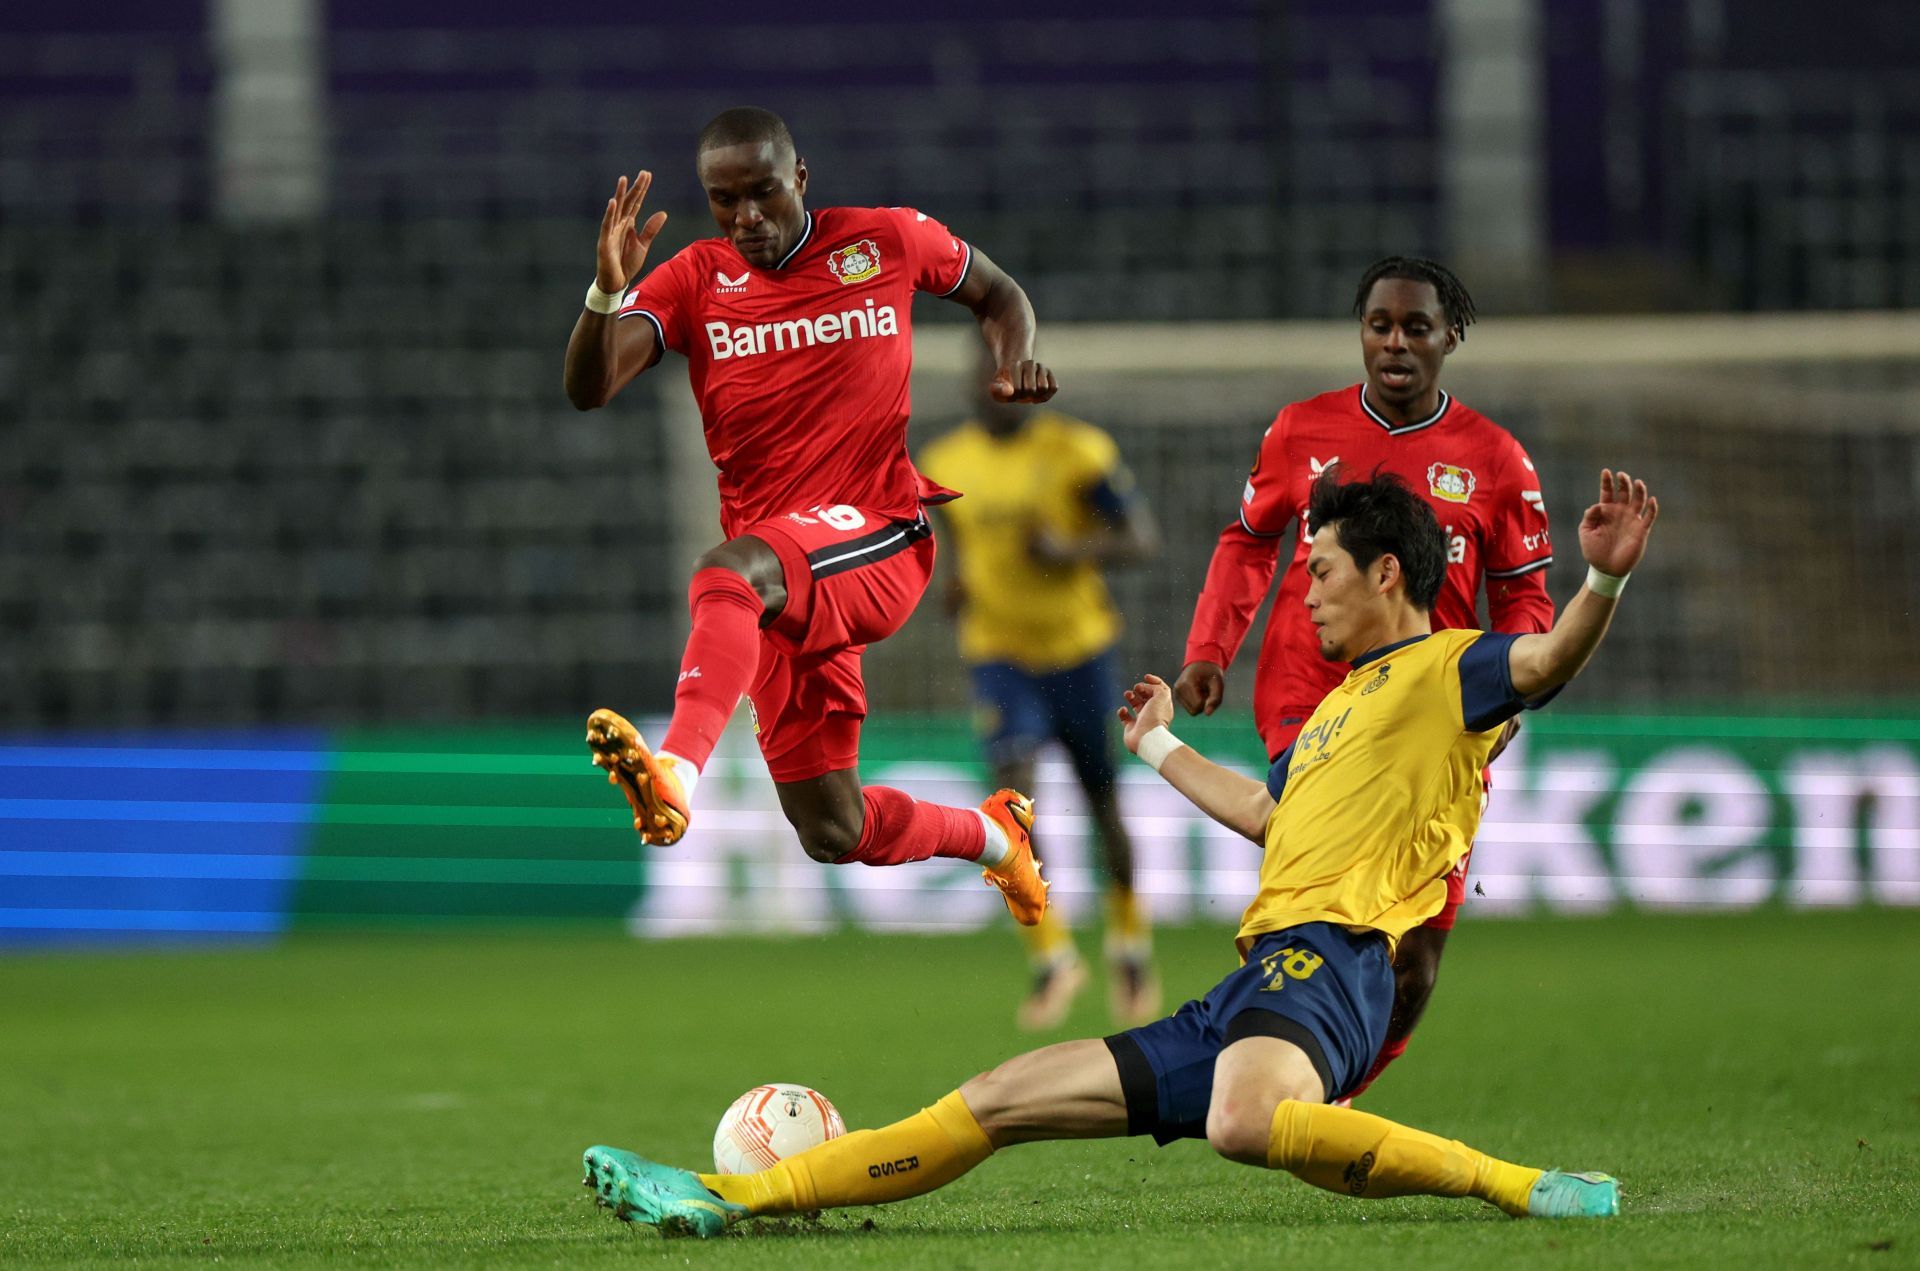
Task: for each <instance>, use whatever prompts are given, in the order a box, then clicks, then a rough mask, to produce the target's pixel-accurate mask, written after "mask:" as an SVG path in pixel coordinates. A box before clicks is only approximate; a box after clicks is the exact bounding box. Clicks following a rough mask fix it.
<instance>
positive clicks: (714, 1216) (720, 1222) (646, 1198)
mask: <svg viewBox="0 0 1920 1271" xmlns="http://www.w3.org/2000/svg"><path fill="white" fill-rule="evenodd" d="M585 1165H586V1168H587V1176H586V1177H585V1178H584V1179H582V1180H581V1182H582V1183H583V1184H584V1185H585V1186H586V1187H587V1189H588V1190H590V1191H591V1192H592V1193H593V1198H594V1200H595V1201H596V1202H597V1203H599V1204H601V1205H604V1206H606V1207H607V1208H609V1209H611V1210H613V1212H614V1213H615V1214H617V1215H618V1216H619V1218H620V1220H621V1221H622V1222H637V1223H643V1224H645V1225H646V1226H649V1227H657V1228H659V1230H660V1232H661V1233H662V1234H663V1235H669V1236H717V1235H719V1234H720V1233H721V1232H723V1231H725V1230H726V1229H727V1224H728V1223H732V1222H736V1221H738V1220H739V1219H742V1218H745V1217H746V1216H747V1207H746V1206H745V1205H735V1204H731V1203H729V1202H728V1201H724V1200H721V1199H720V1198H719V1197H718V1196H715V1195H714V1194H713V1193H712V1192H710V1191H708V1190H707V1189H706V1188H704V1187H702V1186H701V1185H700V1180H699V1179H698V1178H697V1177H695V1176H694V1175H693V1174H691V1173H688V1172H687V1171H686V1170H683V1169H675V1168H673V1166H671V1165H660V1164H656V1163H655V1162H653V1161H649V1160H647V1159H646V1158H644V1157H640V1156H635V1155H634V1154H633V1153H632V1152H623V1151H621V1150H620V1149H619V1148H617V1147H590V1148H588V1149H587V1152H586V1157H585Z"/></svg>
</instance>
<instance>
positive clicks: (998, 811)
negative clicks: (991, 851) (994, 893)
mask: <svg viewBox="0 0 1920 1271" xmlns="http://www.w3.org/2000/svg"><path fill="white" fill-rule="evenodd" d="M980 810H981V811H982V812H984V813H986V815H987V816H989V817H991V818H992V820H993V823H994V824H995V825H997V826H999V827H1000V828H1001V829H1002V830H1003V831H1005V832H1006V836H1007V842H1009V843H1011V844H1013V851H1012V852H1010V853H1008V855H1007V859H1006V861H1005V862H1004V863H1002V864H1000V865H997V866H994V867H993V868H991V869H984V870H982V871H980V876H981V877H982V878H984V879H986V880H987V882H988V884H989V885H991V886H994V887H998V888H999V889H1000V894H1001V895H1002V896H1004V897H1005V898H1006V902H1007V909H1008V911H1009V912H1010V913H1012V914H1013V920H1014V921H1015V922H1017V923H1019V924H1020V925H1021V926H1023V927H1034V926H1038V925H1039V923H1040V919H1041V918H1042V917H1043V916H1044V915H1045V914H1046V912H1047V883H1046V880H1045V879H1043V878H1041V877H1040V862H1039V861H1038V860H1036V859H1035V858H1034V855H1033V800H1032V799H1029V798H1028V797H1027V796H1026V795H1024V794H1021V793H1020V792H1019V791H1018V790H1000V791H997V792H995V794H994V796H993V797H992V798H990V799H988V800H987V801H986V802H985V803H983V804H981V805H980Z"/></svg>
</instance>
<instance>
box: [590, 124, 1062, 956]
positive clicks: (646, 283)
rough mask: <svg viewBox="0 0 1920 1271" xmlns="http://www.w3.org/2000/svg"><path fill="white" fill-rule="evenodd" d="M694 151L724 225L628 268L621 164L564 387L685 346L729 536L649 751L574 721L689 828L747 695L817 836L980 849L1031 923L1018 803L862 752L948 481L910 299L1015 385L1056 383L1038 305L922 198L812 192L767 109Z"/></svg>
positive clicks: (711, 564) (627, 734)
mask: <svg viewBox="0 0 1920 1271" xmlns="http://www.w3.org/2000/svg"><path fill="white" fill-rule="evenodd" d="M696 156H697V158H696V167H697V170H698V172H699V175H700V182H701V185H702V187H703V188H704V189H705V191H706V196H707V203H708V207H709V209H710V211H711V212H712V214H713V218H714V223H715V224H716V225H717V226H718V227H719V229H720V233H721V236H720V237H718V238H711V239H705V240H702V241H700V242H696V243H694V244H692V245H691V246H689V247H687V248H686V249H684V250H682V251H681V252H679V253H678V254H676V255H675V256H673V257H672V258H671V259H669V260H667V261H666V262H665V263H663V264H661V265H660V266H659V267H658V268H656V269H654V270H653V271H652V272H651V273H648V274H646V275H645V276H644V277H640V274H641V270H642V268H643V266H644V265H645V263H646V257H647V253H648V250H649V248H650V247H651V245H652V243H653V239H654V237H655V235H657V234H658V233H659V232H660V227H661V226H662V225H663V224H664V223H665V221H666V214H665V213H664V212H656V213H654V214H653V215H652V216H651V217H649V218H648V219H647V221H646V223H645V224H644V225H641V224H639V223H638V215H639V212H640V208H641V203H642V201H643V200H644V198H645V196H646V192H647V190H648V188H649V186H650V185H651V181H652V176H651V174H650V173H646V172H642V173H640V174H639V175H638V176H637V177H636V178H635V179H634V180H633V182H632V183H629V182H628V181H627V179H626V178H625V177H622V178H621V179H620V181H619V182H618V183H617V185H616V187H615V191H614V197H613V198H611V199H609V200H608V201H607V207H606V210H605V213H604V214H603V215H602V217H601V223H600V241H599V252H598V267H597V270H596V275H595V279H594V283H593V285H592V286H591V287H590V288H589V289H588V292H587V299H586V303H585V308H584V311H583V312H582V313H581V315H580V318H579V321H578V322H577V323H576V324H575V326H574V330H573V335H572V338H571V339H570V340H569V341H568V344H567V363H566V389H567V396H568V397H569V399H571V400H572V402H573V403H574V405H576V406H578V407H579V408H581V409H582V410H585V409H589V408H591V407H595V406H600V405H604V404H605V403H606V402H607V401H608V400H609V399H611V398H612V397H613V396H614V394H616V393H618V392H619V391H620V389H621V388H622V387H624V386H625V385H626V384H627V383H628V382H630V381H631V380H632V379H633V378H634V377H635V376H637V375H639V374H641V373H642V372H643V371H645V370H647V369H648V368H649V367H651V366H653V365H655V364H656V363H658V362H659V360H660V358H661V356H662V354H663V353H664V352H665V351H666V350H669V349H671V350H673V351H675V352H678V353H681V354H683V355H685V357H686V359H687V367H688V377H689V380H690V382H691V386H692V389H693V393H694V396H695V398H696V399H697V400H698V402H699V404H700V415H701V419H702V421H703V423H704V425H705V431H706V438H707V449H708V453H709V454H710V455H711V456H712V458H713V462H714V465H715V466H716V467H717V468H718V469H719V482H720V498H721V509H722V510H721V529H722V531H723V532H724V534H725V537H726V541H725V542H723V543H721V544H720V545H719V546H718V547H715V548H713V549H711V550H710V551H708V552H706V553H704V554H703V555H702V556H701V557H700V559H699V560H698V561H697V562H696V565H695V571H694V575H693V582H692V585H691V587H690V588H689V594H688V603H689V605H690V607H691V610H692V615H693V631H692V634H691V636H690V638H689V639H688V642H687V646H686V650H685V653H684V654H683V656H682V659H681V664H680V677H679V681H678V685H677V687H676V689H675V692H674V709H673V719H672V722H671V724H670V725H669V727H668V729H667V735H666V737H665V739H664V741H663V744H662V745H661V747H660V749H659V750H658V751H657V752H656V751H653V750H650V749H649V748H648V747H647V745H646V743H645V741H643V740H642V738H641V737H640V734H639V733H638V732H637V731H636V730H635V729H634V727H633V725H631V724H630V723H628V722H627V721H626V720H625V719H623V718H622V717H621V716H619V715H618V714H616V713H614V712H613V711H610V710H598V711H595V712H594V713H593V715H592V716H591V717H590V718H589V720H588V723H587V743H588V745H589V747H590V748H591V749H592V751H593V755H594V762H595V763H597V764H599V765H600V766H601V767H603V768H605V769H606V770H607V772H608V777H609V779H610V780H611V781H612V782H613V783H614V784H615V785H616V786H618V787H619V788H620V789H621V791H622V792H623V793H624V794H625V795H626V797H627V801H628V803H629V804H630V805H631V807H632V809H633V815H634V828H635V829H637V830H639V831H640V835H641V838H642V839H643V840H644V841H646V842H648V843H653V844H657V845H663V846H664V845H667V844H671V843H674V842H677V841H678V840H679V839H680V837H681V836H682V835H683V834H685V832H686V830H687V828H688V825H689V823H690V821H691V817H692V800H693V795H694V789H695V786H696V785H697V783H698V781H699V778H700V770H701V768H702V767H704V766H705V765H706V763H707V760H708V759H709V757H710V756H711V754H712V752H713V748H714V745H715V743H716V742H717V741H718V739H719V735H720V732H721V730H722V729H723V728H724V727H725V726H726V723H727V720H728V718H729V717H730V716H731V715H732V714H733V711H734V708H735V706H736V705H737V704H738V703H739V700H740V698H741V696H742V695H743V694H745V695H747V696H748V697H749V699H750V701H751V702H752V705H753V709H754V716H755V732H756V733H757V735H758V737H759V741H760V749H761V752H762V754H763V755H764V756H765V758H766V762H767V769H768V772H769V773H770V774H771V775H772V777H773V779H774V783H775V787H776V789H777V790H778V792H779V797H780V806H781V809H782V811H784V812H785V813H786V816H787V819H788V821H789V822H790V823H791V824H792V825H793V827H794V829H795V831H796V832H797V834H798V835H799V838H800V844H801V847H802V848H803V849H804V850H805V851H806V852H807V854H808V855H810V856H812V857H814V858H815V859H817V860H822V861H831V862H835V863H859V864H864V865H897V864H901V863H904V862H907V861H917V860H924V859H926V858H927V857H930V856H948V857H958V858H961V859H966V860H977V861H979V862H980V863H981V864H982V865H984V866H985V867H986V871H985V872H986V879H987V881H988V882H989V883H991V884H993V885H994V886H995V887H998V888H999V889H1000V890H1001V891H1002V892H1003V893H1004V894H1005V896H1006V900H1007V905H1008V908H1009V909H1011V910H1012V911H1013V914H1014V916H1015V918H1017V919H1018V920H1019V921H1021V922H1023V923H1026V924H1029V925H1031V924H1033V923H1037V922H1038V921H1039V920H1040V918H1041V916H1042V914H1043V913H1044V911H1045V908H1046V886H1045V884H1044V883H1043V882H1042V881H1041V878H1040V873H1039V868H1038V862H1037V861H1035V860H1034V859H1033V854H1032V848H1031V836H1030V834H1029V830H1030V828H1031V825H1032V817H1033V812H1032V805H1031V803H1030V802H1029V801H1028V800H1027V799H1026V798H1025V797H1024V796H1022V795H1020V794H1018V793H1017V792H1015V791H1011V790H1002V791H1000V792H999V793H998V794H996V795H995V796H994V797H993V798H991V799H989V800H987V802H986V803H985V804H983V805H982V806H981V807H980V808H978V809H971V808H964V809H963V808H948V807H942V806H940V805H937V804H929V803H922V802H920V801H918V800H916V799H914V798H912V797H911V796H909V795H908V794H906V793H905V792H904V791H901V790H896V789H892V788H889V787H885V786H862V785H861V783H860V777H859V771H858V767H857V764H858V759H859V738H860V725H861V722H862V720H864V719H865V717H866V713H867V700H866V692H865V685H864V682H863V680H862V676H861V669H860V659H861V654H862V652H863V651H864V649H865V647H866V646H867V645H868V644H871V643H873V642H874V641H876V640H883V639H885V638H886V637H887V636H889V635H891V634H892V633H893V632H894V631H895V630H897V629H898V628H899V627H900V625H901V624H902V623H904V622H905V621H906V620H907V617H908V616H909V615H910V614H911V613H912V612H913V609H914V606H915V605H916V604H917V602H918V601H919V598H920V595H921V593H922V592H923V591H925V589H926V586H927V582H928V580H929V579H930V577H931V576H932V571H933V539H932V531H931V529H930V528H929V526H928V522H927V517H926V513H925V511H924V510H923V507H924V505H925V504H927V503H935V502H942V501H944V500H946V499H950V498H953V497H955V495H954V492H953V491H950V490H943V489H941V488H939V487H938V486H934V485H932V484H931V483H929V482H927V481H925V480H923V479H922V478H921V477H920V475H919V474H918V473H917V472H915V470H914V467H913V464H912V461H911V460H910V459H909V458H908V457H907V446H906V440H907V417H908V413H909V400H908V378H909V372H910V370H911V368H912V364H913V345H912V325H911V320H910V318H911V312H912V304H913V297H914V295H915V294H916V293H918V292H930V293H932V294H935V295H938V296H943V297H946V298H947V299H950V300H953V301H955V302H956V303H959V304H962V305H965V306H966V307H967V308H969V309H970V310H972V312H973V314H974V316H975V317H976V319H977V320H978V321H979V323H980V331H981V336H982V338H983V339H984V340H985V342H986V345H987V348H988V351H989V353H990V355H991V356H992V358H993V365H994V367H995V370H994V373H993V378H992V383H991V391H992V392H993V394H994V396H995V397H996V398H998V399H999V400H1001V401H1009V402H1042V401H1046V400H1047V399H1048V398H1050V397H1052V396H1053V394H1054V391H1055V387H1056V385H1055V382H1054V378H1053V374H1052V372H1051V371H1049V370H1048V369H1047V368H1046V367H1045V366H1043V365H1041V364H1040V363H1039V362H1037V361H1035V360H1034V358H1033V337H1034V321H1033V308H1032V306H1031V305H1030V304H1029V303H1028V302H1027V297H1026V293H1025V292H1023V291H1022V290H1021V289H1020V287H1019V285H1018V284H1017V283H1015V282H1014V281H1013V280H1012V279H1011V278H1009V277H1008V276H1007V275H1006V274H1005V273H1003V272H1001V271H1000V270H999V269H998V268H997V267H996V266H995V265H994V264H993V262H992V261H991V260H989V259H988V258H987V257H986V255H985V254H984V253H982V252H979V251H976V250H974V249H973V248H972V247H971V246H969V245H968V244H967V243H965V242H963V241H961V240H960V239H959V238H958V237H957V236H955V235H954V234H952V233H951V232H949V231H948V230H947V228H946V227H945V226H943V225H941V224H940V223H939V222H938V221H934V220H931V219H929V218H928V217H927V216H925V215H923V214H921V213H919V212H916V211H914V210H913V209H911V208H828V209H825V210H822V211H819V212H812V211H808V210H807V209H806V207H805V206H804V197H805V194H806V187H807V178H808V173H807V167H806V163H805V161H804V160H802V159H801V158H800V157H799V155H798V153H797V152H796V151H795V149H794V146H793V138H792V136H791V135H790V134H789V132H788V130H787V126H786V124H785V123H784V122H782V121H781V120H780V118H779V117H778V116H776V115H773V114H771V113H770V112H767V111H764V110H757V109H753V108H745V107H743V108H738V109H735V110H729V111H725V112H723V113H722V114H720V115H719V116H717V117H716V118H715V119H714V120H713V121H712V122H711V123H709V124H708V125H707V127H706V129H705V130H704V131H703V132H702V133H701V135H700V141H699V144H698V146H697V148H696ZM636 278H637V279H638V281H637V284H636V282H635V280H636ZM638 563H640V564H642V565H644V564H645V562H644V561H642V562H638Z"/></svg>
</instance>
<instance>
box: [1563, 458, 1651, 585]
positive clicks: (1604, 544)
mask: <svg viewBox="0 0 1920 1271" xmlns="http://www.w3.org/2000/svg"><path fill="white" fill-rule="evenodd" d="M1659 519H1660V500H1658V499H1656V498H1654V497H1653V496H1652V495H1651V494H1648V493H1647V483H1646V482H1644V481H1636V480H1634V479H1633V478H1632V477H1630V476H1628V475H1627V474H1626V473H1624V472H1614V471H1612V470H1611V469H1608V468H1602V469H1601V470H1600V501H1599V502H1598V503H1596V504H1594V505H1593V506H1592V507H1590V508H1588V509H1587V514H1586V515H1585V516H1583V517H1581V518H1580V554H1581V555H1582V556H1584V557H1586V560H1587V564H1589V565H1591V566H1593V567H1594V568H1595V569H1597V570H1599V571H1600V572H1601V573H1603V574H1612V575H1614V576H1615V577H1616V578H1617V577H1619V576H1620V575H1622V574H1627V573H1631V572H1632V571H1633V567H1634V566H1635V565H1638V564H1639V563H1640V558H1641V557H1642V556H1645V555H1646V554H1647V536H1648V535H1649V534H1651V533H1653V523H1654V522H1655V521H1657V520H1659Z"/></svg>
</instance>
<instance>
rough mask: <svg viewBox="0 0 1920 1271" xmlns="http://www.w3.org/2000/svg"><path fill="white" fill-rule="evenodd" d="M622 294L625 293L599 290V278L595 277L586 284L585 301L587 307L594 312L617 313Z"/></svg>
mask: <svg viewBox="0 0 1920 1271" xmlns="http://www.w3.org/2000/svg"><path fill="white" fill-rule="evenodd" d="M624 295H625V293H623V292H618V291H602V290H600V280H599V279H598V278H596V279H594V280H593V281H592V282H590V283H588V284H587V299H586V302H585V303H586V306H587V308H589V309H591V310H593V311H594V312H595V313H618V312H620V301H621V300H622V299H623V298H624Z"/></svg>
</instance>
